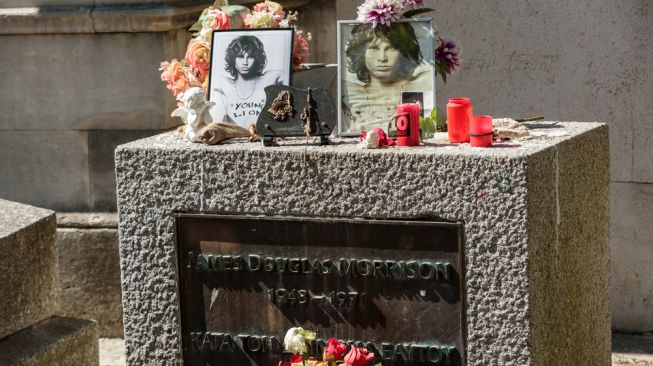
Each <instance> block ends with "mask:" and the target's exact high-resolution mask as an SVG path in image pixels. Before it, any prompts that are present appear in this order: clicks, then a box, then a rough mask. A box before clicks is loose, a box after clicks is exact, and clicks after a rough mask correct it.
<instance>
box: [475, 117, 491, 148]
mask: <svg viewBox="0 0 653 366" xmlns="http://www.w3.org/2000/svg"><path fill="white" fill-rule="evenodd" d="M493 133H494V130H493V128H492V116H474V118H473V119H472V123H471V125H470V126H469V137H470V144H471V145H472V146H474V147H491V146H492V134H493Z"/></svg>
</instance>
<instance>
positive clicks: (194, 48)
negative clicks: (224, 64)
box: [185, 38, 211, 83]
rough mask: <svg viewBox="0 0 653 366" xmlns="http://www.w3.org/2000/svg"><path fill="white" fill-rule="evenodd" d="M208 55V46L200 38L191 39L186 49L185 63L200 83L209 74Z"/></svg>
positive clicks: (209, 59) (209, 57) (209, 51)
mask: <svg viewBox="0 0 653 366" xmlns="http://www.w3.org/2000/svg"><path fill="white" fill-rule="evenodd" d="M210 54H211V49H210V47H209V44H208V43H207V42H205V41H204V40H202V39H200V38H195V39H192V40H191V41H190V42H189V43H188V48H186V57H185V59H186V62H187V63H188V65H190V67H191V68H192V69H193V72H194V73H195V74H196V75H197V78H198V79H199V82H200V83H201V82H203V81H204V80H205V79H206V75H207V74H208V73H209V67H210V62H211V56H210Z"/></svg>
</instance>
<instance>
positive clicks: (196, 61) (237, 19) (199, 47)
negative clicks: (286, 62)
mask: <svg viewBox="0 0 653 366" xmlns="http://www.w3.org/2000/svg"><path fill="white" fill-rule="evenodd" d="M297 17H298V14H297V12H286V11H285V10H284V9H283V7H282V6H281V5H280V4H278V3H276V2H274V1H269V0H266V1H263V2H261V3H258V4H256V5H254V7H253V8H252V9H251V10H250V9H248V8H246V7H244V6H241V5H229V3H228V1H227V0H218V1H216V2H215V4H214V5H211V6H209V7H208V8H206V9H204V11H203V12H202V14H201V15H200V17H199V20H198V21H197V22H196V23H195V24H193V26H191V28H190V30H191V31H194V32H195V33H194V34H193V38H192V39H191V40H190V42H189V43H188V47H187V48H186V54H185V56H184V58H183V59H181V60H177V59H173V60H171V61H165V62H162V63H161V68H160V69H159V70H160V71H161V80H162V81H164V82H166V88H168V89H170V90H171V91H172V94H173V95H174V96H175V97H176V98H177V101H178V103H177V104H178V105H179V106H180V107H181V106H183V102H182V97H183V94H184V92H185V91H187V90H188V89H190V88H192V87H201V88H203V89H204V91H205V92H206V91H207V87H208V82H209V80H208V79H209V78H208V73H209V70H210V68H211V64H210V63H211V36H212V33H213V30H221V29H255V28H294V29H295V32H294V40H293V45H294V46H293V58H292V66H293V69H295V70H297V69H299V68H301V65H302V64H303V63H304V62H306V60H307V59H308V55H309V41H310V40H311V34H310V33H304V32H303V31H302V30H300V29H298V28H296V26H295V23H296V22H297Z"/></svg>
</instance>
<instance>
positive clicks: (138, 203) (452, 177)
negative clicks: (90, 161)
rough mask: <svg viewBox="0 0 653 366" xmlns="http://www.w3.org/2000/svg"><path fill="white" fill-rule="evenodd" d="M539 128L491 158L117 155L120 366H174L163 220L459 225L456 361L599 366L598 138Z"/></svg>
mask: <svg viewBox="0 0 653 366" xmlns="http://www.w3.org/2000/svg"><path fill="white" fill-rule="evenodd" d="M549 131H550V132H552V131H555V133H552V134H549V137H540V138H536V139H533V140H528V141H512V142H507V143H501V144H497V145H496V146H495V147H494V148H491V149H476V148H471V147H469V146H468V145H466V144H465V145H450V144H435V143H433V144H428V145H427V146H420V147H415V148H389V149H382V150H360V149H359V148H358V147H357V146H356V142H355V141H353V140H337V141H335V143H334V144H333V145H330V146H324V147H317V146H308V147H306V146H305V141H304V140H303V139H300V140H297V141H295V140H288V141H285V142H284V145H283V146H281V147H274V148H264V147H262V146H261V145H259V144H251V143H243V142H239V141H233V142H230V143H227V144H225V145H219V146H205V145H201V144H191V143H187V142H184V141H182V140H181V138H180V137H178V136H177V135H176V134H174V133H167V134H163V135H158V136H154V137H151V138H147V139H144V140H140V141H136V142H132V143H130V144H127V145H122V146H120V147H119V148H118V149H117V151H116V172H117V179H118V211H119V215H120V217H119V220H120V224H119V228H120V229H119V231H120V252H121V263H122V281H123V284H122V285H123V286H122V288H123V306H124V322H125V341H126V347H127V353H128V356H127V357H128V363H129V365H132V366H135V365H142V364H177V363H178V362H179V360H180V358H181V352H180V349H181V346H180V339H181V330H180V329H181V328H180V318H179V296H178V289H177V274H176V268H177V263H176V254H175V236H174V233H175V227H174V225H175V219H174V217H173V214H174V213H175V212H190V213H219V214H228V215H229V214H247V215H265V216H296V217H306V216H308V217H317V218H319V217H325V218H371V219H401V220H412V219H444V220H450V221H456V222H461V223H463V227H464V228H463V231H464V233H463V236H464V249H463V252H464V258H465V265H464V268H465V270H464V278H465V281H464V284H463V288H464V296H465V302H466V304H465V310H464V313H465V314H464V315H465V317H464V318H465V321H464V330H465V332H464V334H465V344H466V347H465V356H466V359H467V363H466V364H467V365H475V366H476V365H478V366H481V365H483V366H485V365H494V364H503V365H552V364H568V365H590V364H591V365H609V364H610V301H609V273H610V271H609V248H608V190H609V183H608V182H609V158H608V129H607V127H606V126H605V125H603V124H598V123H559V124H558V125H557V126H556V127H553V128H551V130H549ZM556 136H557V137H556ZM224 315H225V316H228V314H224ZM407 321H408V322H410V319H407ZM284 331H285V329H280V330H279V333H282V332H284Z"/></svg>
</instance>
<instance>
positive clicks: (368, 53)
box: [338, 18, 435, 136]
mask: <svg viewBox="0 0 653 366" xmlns="http://www.w3.org/2000/svg"><path fill="white" fill-rule="evenodd" d="M338 63H339V66H340V67H339V69H340V75H339V80H338V81H339V82H338V96H339V121H340V123H339V132H340V135H342V136H357V135H360V132H361V130H366V131H367V130H370V129H372V128H375V127H381V128H383V129H386V128H387V127H388V122H389V121H390V120H391V119H392V118H393V116H394V115H395V111H396V107H397V105H398V104H400V103H402V93H403V94H406V93H416V94H421V95H422V97H423V103H424V104H423V106H422V110H423V111H424V113H430V111H431V109H432V108H433V105H434V100H435V66H434V65H435V32H434V30H433V24H432V20H431V19H430V18H420V19H415V20H413V19H411V20H404V21H399V22H393V23H391V24H390V26H380V27H377V28H373V27H372V24H370V23H358V22H355V21H339V22H338Z"/></svg>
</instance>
